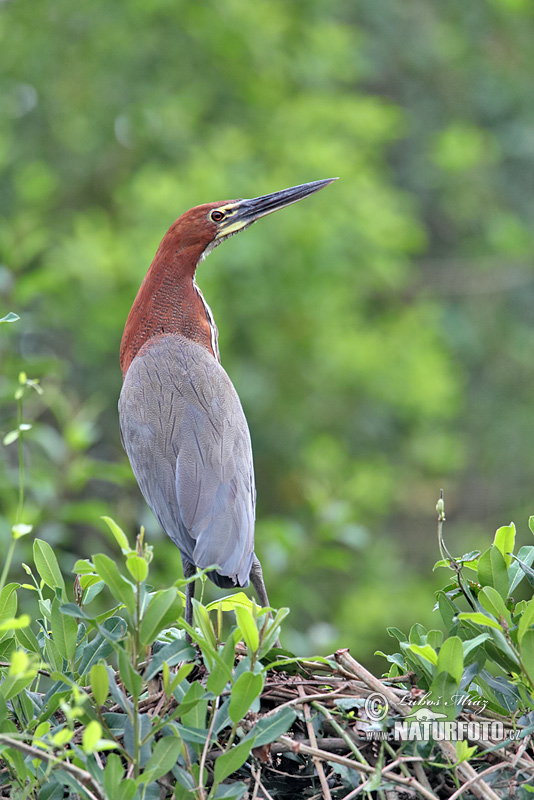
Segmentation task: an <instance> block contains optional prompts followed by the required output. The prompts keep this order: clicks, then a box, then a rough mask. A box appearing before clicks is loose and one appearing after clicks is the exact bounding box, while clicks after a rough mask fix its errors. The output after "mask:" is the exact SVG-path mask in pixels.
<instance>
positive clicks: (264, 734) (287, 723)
mask: <svg viewBox="0 0 534 800" xmlns="http://www.w3.org/2000/svg"><path fill="white" fill-rule="evenodd" d="M296 716H297V712H296V711H295V710H294V709H293V708H287V707H286V708H282V709H281V710H280V711H278V712H277V713H276V714H273V715H272V716H267V717H262V719H260V720H258V722H257V723H256V724H255V726H254V727H253V728H252V730H251V732H250V733H249V736H250V737H253V738H254V747H262V746H263V745H264V744H270V743H271V742H274V741H276V739H278V737H279V736H281V735H282V734H283V733H286V731H288V730H289V728H290V727H291V726H292V724H293V723H294V721H295V719H296Z"/></svg>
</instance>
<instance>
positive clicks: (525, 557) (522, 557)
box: [508, 517, 534, 594]
mask: <svg viewBox="0 0 534 800" xmlns="http://www.w3.org/2000/svg"><path fill="white" fill-rule="evenodd" d="M531 519H532V517H531ZM512 558H513V559H514V561H513V563H512V566H511V567H510V569H509V571H508V574H509V576H510V594H513V592H514V590H515V588H516V586H518V584H519V583H521V581H522V580H523V578H524V577H525V573H524V572H523V570H522V569H521V562H522V563H523V564H525V566H526V567H527V568H530V567H531V566H532V562H533V561H534V547H532V545H525V546H524V547H520V548H519V552H518V554H517V556H512Z"/></svg>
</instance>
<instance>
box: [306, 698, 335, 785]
mask: <svg viewBox="0 0 534 800" xmlns="http://www.w3.org/2000/svg"><path fill="white" fill-rule="evenodd" d="M298 690H299V695H300V696H301V697H302V698H305V697H306V693H305V691H304V689H303V688H302V686H299V687H298ZM303 710H304V721H305V722H306V728H307V730H308V736H309V737H310V742H311V745H312V747H313V748H315V749H317V739H316V738H315V729H314V727H313V723H312V721H311V716H310V706H309V705H308V703H304V705H303ZM313 763H314V764H315V768H316V770H317V774H318V776H319V782H320V784H321V788H322V790H323V794H324V797H325V800H332V795H331V794H330V787H329V786H328V783H327V781H326V775H325V774H324V768H323V764H322V761H321V760H320V759H318V758H314V759H313Z"/></svg>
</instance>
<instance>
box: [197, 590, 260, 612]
mask: <svg viewBox="0 0 534 800" xmlns="http://www.w3.org/2000/svg"><path fill="white" fill-rule="evenodd" d="M253 605H254V604H253V601H252V600H251V599H250V597H247V595H246V594H245V592H236V593H235V594H231V595H228V597H220V598H219V599H218V600H214V601H213V602H212V603H208V605H207V606H206V609H207V610H208V611H216V610H217V609H218V608H219V606H220V607H221V609H222V611H235V610H236V608H237V607H238V606H243V607H245V608H249V609H250V608H252V606H253Z"/></svg>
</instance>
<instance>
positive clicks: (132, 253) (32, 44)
mask: <svg viewBox="0 0 534 800" xmlns="http://www.w3.org/2000/svg"><path fill="white" fill-rule="evenodd" d="M533 41H534V6H533V4H532V2H531V0H469V2H465V0H448V2H446V3H444V2H442V0H410V2H404V0H345V2H343V0H339V1H338V2H336V1H335V0H302V1H299V2H297V1H294V2H288V0H254V2H252V3H251V2H248V0H224V2H222V3H221V2H212V1H211V0H207V1H206V2H189V1H188V0H175V1H174V2H169V0H150V2H147V0H122V2H107V1H106V0H79V2H77V3H74V4H73V3H72V2H70V0H39V1H38V2H37V0H33V1H32V0H25V1H24V0H15V1H14V2H4V3H2V4H1V5H0V46H1V52H2V57H1V65H0V116H1V131H0V159H1V162H2V172H1V178H0V211H1V220H0V251H1V252H0V260H1V265H0V291H1V298H0V312H2V313H0V317H1V316H3V315H4V314H5V313H7V312H8V311H14V312H16V313H18V314H19V315H20V316H21V320H20V321H19V322H17V323H16V324H13V325H3V326H2V328H1V330H0V358H1V377H0V404H1V407H0V432H1V433H2V435H3V434H5V433H6V432H7V431H9V430H10V429H11V428H12V427H13V426H14V424H15V403H14V400H13V393H14V391H15V389H16V385H17V376H18V373H19V371H20V370H21V369H24V370H25V371H26V372H27V374H28V375H29V376H30V377H32V378H35V377H38V378H40V379H41V384H42V386H43V388H44V395H43V396H42V397H39V396H37V394H34V395H33V396H32V397H31V398H29V399H28V401H27V402H26V405H25V418H27V419H29V420H34V421H35V420H36V423H35V425H34V427H33V429H32V430H31V431H30V432H29V433H28V434H27V436H26V444H25V455H26V459H27V467H28V469H27V483H28V487H29V488H28V499H27V513H26V515H25V516H26V519H25V521H29V522H33V524H34V525H35V532H36V533H37V535H39V536H40V537H41V538H45V539H47V540H48V541H49V542H51V543H52V545H53V546H54V548H55V551H56V553H57V555H58V557H59V558H60V561H61V563H62V566H63V567H64V569H65V570H70V569H71V567H72V564H73V563H74V559H75V558H76V557H80V556H89V555H90V554H91V553H93V552H96V551H99V550H102V549H103V548H108V541H109V539H108V536H107V535H106V533H105V526H104V524H103V523H102V522H101V520H100V516H101V515H102V514H110V515H111V516H113V517H114V518H115V519H116V520H117V521H118V522H119V523H120V524H121V525H123V527H124V528H125V529H126V530H127V531H128V533H129V535H130V538H131V539H133V537H134V535H135V532H136V530H137V528H138V526H139V524H141V523H142V524H144V525H145V526H146V528H147V531H148V537H149V539H150V542H151V543H152V544H154V546H155V560H156V562H157V565H158V572H157V573H156V574H157V580H158V581H161V583H162V585H164V584H165V582H170V581H172V580H173V579H174V578H175V577H178V576H179V575H180V574H181V573H180V560H179V556H178V552H177V551H176V549H175V548H174V546H173V545H172V544H171V543H170V542H169V541H168V540H167V538H166V537H165V535H164V534H163V533H162V532H161V530H160V529H159V527H158V525H157V524H156V522H155V520H154V518H153V517H152V516H151V514H150V512H149V511H148V509H147V507H146V506H145V504H144V501H143V500H142V498H141V495H140V493H139V490H138V488H137V486H136V484H135V482H134V480H133V476H132V474H131V471H130V468H129V465H128V463H127V461H126V458H125V455H124V453H123V451H122V448H121V444H120V439H119V433H118V422H117V409H116V406H117V398H118V394H119V391H120V388H121V376H120V370H119V365H118V350H119V343H120V338H121V334H122V329H123V325H124V321H125V319H126V316H127V313H128V310H129V308H130V305H131V303H132V301H133V299H134V296H135V294H136V291H137V288H138V286H139V284H140V282H141V279H142V277H143V275H144V273H145V271H146V269H147V268H148V266H149V264H150V262H151V260H152V257H153V254H154V253H155V250H156V248H157V245H158V243H159V241H160V239H161V237H162V236H163V234H164V233H165V231H166V229H167V228H168V226H169V225H170V224H171V223H172V222H173V221H174V220H175V218H176V217H177V216H179V215H180V214H181V213H182V212H183V211H185V210H186V209H187V208H189V207H191V206H193V205H196V204H198V203H202V202H208V201H212V200H218V199H220V200H224V199H230V198H236V197H253V196H256V195H259V194H264V193H267V192H271V191H274V190H277V189H282V188H285V187H287V186H291V185H294V184H297V183H302V182H306V181H311V180H316V179H319V178H327V177H331V176H335V175H339V176H340V178H341V180H339V181H338V182H336V183H335V184H333V185H331V186H330V187H328V188H327V189H326V190H325V191H323V192H321V193H320V194H318V195H315V196H314V197H312V198H310V199H308V200H306V201H304V202H303V203H300V204H298V205H296V206H293V207H291V208H289V209H286V210H284V211H282V212H280V213H278V214H276V215H274V216H272V217H269V218H268V219H266V220H262V221H261V222H260V223H258V224H257V225H255V226H254V227H253V228H252V229H250V230H249V231H247V232H246V233H245V234H243V235H242V236H239V237H236V238H234V239H232V240H231V241H230V242H227V243H225V244H224V246H223V247H221V248H219V249H217V250H216V251H215V253H213V255H211V256H210V258H209V259H208V260H207V262H206V263H205V264H202V265H201V267H200V269H199V273H198V276H197V277H198V282H199V284H200V286H201V288H202V290H203V292H204V294H205V296H206V298H207V300H208V302H209V303H210V305H211V307H212V309H213V312H214V315H215V319H216V321H217V323H218V326H219V329H220V345H221V354H222V361H223V364H224V366H225V368H226V369H227V371H228V372H229V374H230V376H231V378H232V380H233V381H234V383H235V385H236V387H237V390H238V392H239V394H240V396H241V398H242V402H243V405H244V408H245V412H246V415H247V417H248V420H249V424H250V428H251V432H252V440H253V446H254V453H255V464H256V475H257V489H258V522H257V550H258V553H259V555H260V558H261V559H262V562H263V565H264V571H265V573H266V581H267V586H268V587H269V591H270V594H271V600H272V602H273V604H274V605H276V606H280V605H288V606H290V607H291V616H290V618H289V624H288V626H287V628H286V635H285V636H286V638H285V642H284V643H285V644H286V645H287V646H289V647H291V648H293V649H295V650H296V651H297V652H300V653H304V652H308V653H310V652H323V653H326V652H329V651H331V650H332V648H335V647H337V646H349V647H351V648H352V650H353V652H354V653H355V655H356V656H357V657H358V658H361V659H363V660H368V659H369V657H370V655H371V654H372V653H373V651H374V650H375V649H376V648H377V647H382V648H384V647H389V645H388V639H387V635H386V633H385V628H386V626H387V625H396V626H398V627H400V628H403V629H406V628H408V627H409V626H410V625H411V624H412V623H413V622H415V621H420V622H423V623H425V624H426V625H427V626H430V627H431V626H433V625H434V626H435V625H436V624H437V621H436V620H434V618H433V616H432V613H431V608H432V604H433V594H432V593H433V591H434V590H435V589H436V588H437V587H439V586H442V585H443V583H444V580H445V578H444V573H443V571H440V573H441V574H434V575H433V574H432V571H431V566H432V564H433V563H434V561H435V560H436V559H437V558H438V557H439V554H438V551H437V546H436V535H435V517H436V514H435V511H434V507H435V503H436V500H437V497H438V492H439V489H440V488H441V487H443V488H444V490H445V497H446V503H447V512H448V513H447V516H448V522H447V529H446V535H447V542H448V545H449V549H450V550H451V551H453V552H454V553H456V554H458V555H460V554H461V553H464V552H466V551H468V550H470V549H473V548H475V547H482V548H484V549H485V548H486V547H487V546H488V545H489V543H490V541H491V538H492V536H493V532H494V529H495V528H496V527H497V526H498V525H500V524H505V523H508V522H509V521H510V519H514V520H515V522H516V523H517V525H518V530H519V536H520V538H522V539H523V540H524V541H528V538H529V537H530V534H529V533H528V529H527V517H528V514H529V513H531V512H534V492H533V488H534V463H533V461H534V459H533V455H532V454H533V451H534V336H533V332H532V316H533V307H534V271H533V265H532V252H533V233H532V221H533V219H534V91H533V88H532V85H533V84H532V77H533V74H534V48H533V46H532V43H533ZM16 447H17V446H16V444H12V445H10V446H8V447H4V448H2V450H1V459H2V460H1V462H0V503H1V509H2V510H1V518H0V544H1V547H2V548H3V551H4V552H5V548H6V547H7V542H8V541H9V536H10V527H11V524H12V523H13V519H14V514H15V507H16V503H17V491H16V486H17V460H16ZM30 545H31V542H30V541H28V540H27V539H24V540H21V542H20V543H19V553H22V554H24V552H25V551H24V548H27V547H29V546H30ZM109 547H110V548H111V544H110V545H109ZM110 552H112V550H110ZM21 577H22V576H21ZM206 591H207V592H210V595H209V596H210V597H211V596H215V595H214V594H213V595H212V594H211V592H212V589H211V586H210V587H209V589H207V590H206ZM213 592H215V590H213ZM389 641H391V640H389Z"/></svg>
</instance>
